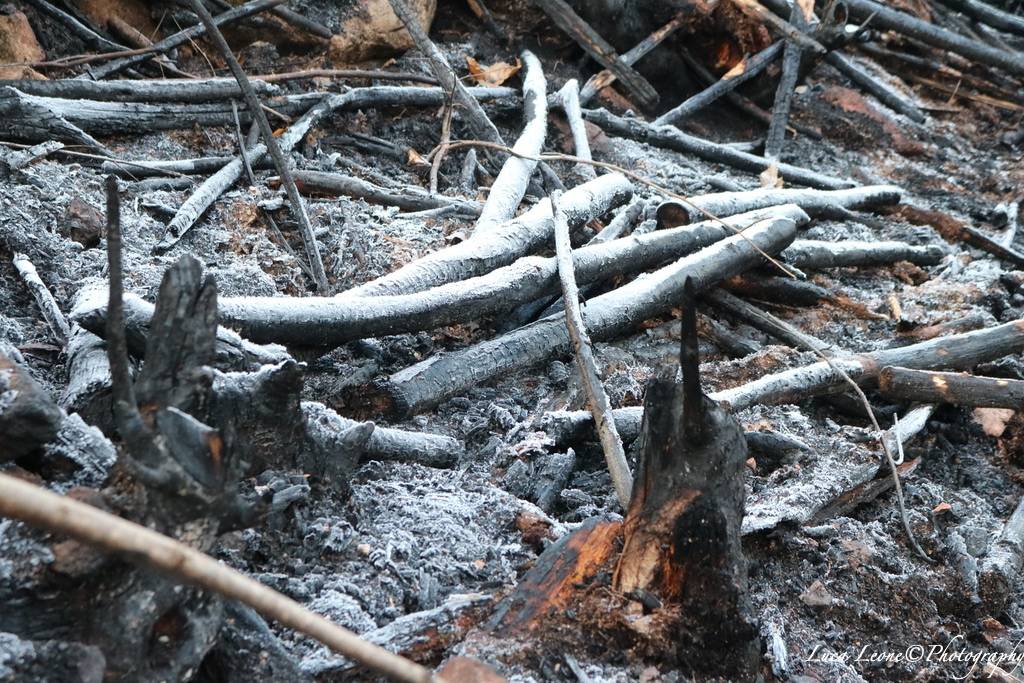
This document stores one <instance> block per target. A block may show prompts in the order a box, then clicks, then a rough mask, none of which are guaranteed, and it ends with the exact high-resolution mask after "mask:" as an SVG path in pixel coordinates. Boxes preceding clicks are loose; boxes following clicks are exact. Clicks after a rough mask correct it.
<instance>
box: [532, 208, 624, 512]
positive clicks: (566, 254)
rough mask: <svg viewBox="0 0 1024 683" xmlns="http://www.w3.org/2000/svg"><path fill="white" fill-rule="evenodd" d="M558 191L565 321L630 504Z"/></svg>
mask: <svg viewBox="0 0 1024 683" xmlns="http://www.w3.org/2000/svg"><path fill="white" fill-rule="evenodd" d="M559 195H560V193H559V192H557V191H556V192H553V193H552V194H551V212H552V214H553V215H554V219H555V253H556V256H555V258H556V260H557V261H558V279H559V280H561V282H562V301H563V302H564V303H565V325H566V329H567V331H568V333H569V338H570V339H571V340H572V347H573V351H574V353H575V356H576V367H577V369H578V370H579V373H580V380H581V381H582V383H583V390H584V392H586V394H587V402H588V403H589V404H590V410H591V412H592V414H593V415H594V422H595V424H596V425H597V434H598V437H599V438H600V440H601V447H602V448H603V449H604V459H605V462H606V463H607V465H608V473H609V474H610V475H611V478H612V486H613V487H614V488H615V494H616V496H618V499H619V504H620V505H621V506H622V508H623V509H626V506H628V505H629V495H630V492H631V491H632V490H633V476H632V474H630V471H629V465H628V464H627V463H626V452H625V450H624V449H623V448H622V439H620V438H619V433H618V432H617V431H615V420H613V419H612V404H611V402H610V401H609V400H608V394H606V393H605V391H604V386H602V384H601V376H600V375H599V374H598V372H597V364H596V363H595V362H594V352H593V349H591V347H590V337H589V336H588V335H587V327H586V323H584V321H583V314H582V313H580V303H579V290H578V289H577V287H576V276H575V273H574V267H573V252H572V245H571V244H570V243H569V223H568V221H566V219H565V214H563V213H562V210H561V209H560V208H559V199H560V196H559Z"/></svg>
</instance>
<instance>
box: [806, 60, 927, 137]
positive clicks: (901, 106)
mask: <svg viewBox="0 0 1024 683" xmlns="http://www.w3.org/2000/svg"><path fill="white" fill-rule="evenodd" d="M825 61H826V62H828V63H829V64H831V65H832V66H834V67H835V69H836V71H838V72H839V73H841V74H843V75H844V76H846V77H847V78H849V79H850V80H851V81H853V82H854V83H855V84H856V85H857V86H859V87H860V88H861V89H862V90H864V91H866V92H868V93H870V94H871V95H874V96H875V98H877V99H878V101H879V102H881V103H882V104H884V105H885V106H887V107H889V108H890V109H892V110H893V111H895V112H897V113H899V114H903V115H904V116H906V117H907V118H908V119H910V120H911V121H915V122H917V123H924V122H925V120H926V119H927V117H926V116H925V113H924V112H923V111H921V110H920V109H919V108H918V106H917V105H916V104H914V103H913V102H911V101H910V100H909V99H907V98H906V97H905V96H903V95H901V94H900V93H899V92H898V91H896V90H895V89H894V88H892V87H891V86H889V85H888V84H887V83H885V82H884V81H881V80H879V79H877V78H875V77H874V76H872V75H871V74H870V73H868V71H867V70H866V69H864V68H863V67H861V66H860V65H859V64H857V62H855V61H854V60H853V59H851V58H849V57H847V56H846V55H843V54H840V53H839V52H829V53H828V55H826V56H825Z"/></svg>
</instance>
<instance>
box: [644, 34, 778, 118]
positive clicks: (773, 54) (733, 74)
mask: <svg viewBox="0 0 1024 683" xmlns="http://www.w3.org/2000/svg"><path fill="white" fill-rule="evenodd" d="M783 45H784V43H783V42H781V41H780V42H777V43H773V44H772V45H769V46H768V47H766V48H765V49H763V50H761V51H760V52H758V53H757V54H756V55H754V56H753V57H750V58H746V57H744V58H743V59H741V60H740V61H739V62H738V63H737V64H736V66H734V67H732V68H731V69H729V70H728V71H726V72H725V73H724V74H723V75H722V77H721V78H720V79H718V80H717V81H715V83H714V84H713V85H711V86H710V87H708V88H705V89H704V90H702V91H700V92H699V93H697V94H696V95H692V96H690V97H688V98H687V99H685V100H683V101H682V102H681V103H680V104H678V105H676V106H675V107H673V108H672V109H670V110H668V111H667V112H665V113H664V114H662V115H661V116H659V117H658V118H656V119H654V122H653V124H652V125H655V126H668V125H672V124H677V123H679V122H680V121H682V120H683V119H687V118H689V117H691V116H693V115H694V114H696V113H697V112H698V111H700V110H701V109H703V108H704V107H707V106H708V105H710V104H711V103H713V102H714V101H715V100H717V99H718V98H720V97H722V96H724V95H725V94H726V93H728V92H732V91H733V90H735V89H736V88H738V87H739V86H740V85H742V84H743V83H746V82H747V81H749V80H750V79H751V78H754V77H755V76H757V75H758V74H759V73H761V72H762V71H764V70H765V69H767V68H768V65H769V64H771V63H772V62H774V61H775V60H776V59H777V58H778V56H779V55H780V54H781V53H782V48H783Z"/></svg>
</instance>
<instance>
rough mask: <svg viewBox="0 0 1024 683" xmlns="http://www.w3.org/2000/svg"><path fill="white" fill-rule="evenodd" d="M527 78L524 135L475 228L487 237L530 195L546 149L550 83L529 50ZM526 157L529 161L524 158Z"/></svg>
mask: <svg viewBox="0 0 1024 683" xmlns="http://www.w3.org/2000/svg"><path fill="white" fill-rule="evenodd" d="M522 59H523V65H524V67H525V75H524V76H523V119H524V120H525V125H524V126H523V132H522V134H521V135H520V136H519V139H518V140H516V144H515V146H514V147H513V148H512V150H513V151H514V152H515V153H514V154H510V155H509V156H508V158H507V159H506V160H505V163H504V164H503V165H502V167H501V171H500V172H499V173H498V177H497V178H495V179H494V183H493V184H492V185H491V190H490V193H489V194H488V195H487V202H486V203H485V204H484V208H483V211H482V212H481V213H480V218H479V219H477V222H476V225H475V226H474V227H473V232H474V234H475V233H477V232H479V233H481V236H484V235H485V234H486V233H487V232H488V231H489V230H491V229H492V228H494V227H495V226H497V225H500V224H501V223H504V222H506V221H509V220H511V219H512V218H513V217H514V216H515V215H516V209H517V208H518V207H519V203H520V202H521V201H522V200H523V196H524V195H525V194H526V188H527V186H528V185H529V184H530V176H532V175H533V172H534V170H535V169H536V168H537V155H538V154H540V153H541V150H542V149H543V148H544V138H545V137H546V136H547V129H548V124H547V121H548V99H547V82H546V81H545V80H544V72H543V70H542V69H541V65H540V60H539V59H537V58H536V57H535V56H534V55H533V53H532V52H530V51H529V50H526V51H524V52H523V55H522ZM524 157H525V158H524Z"/></svg>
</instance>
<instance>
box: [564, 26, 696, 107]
mask: <svg viewBox="0 0 1024 683" xmlns="http://www.w3.org/2000/svg"><path fill="white" fill-rule="evenodd" d="M685 23H686V17H685V15H684V14H683V13H680V14H677V15H676V16H675V17H673V18H672V20H671V21H669V22H668V23H667V24H665V25H664V26H662V27H661V28H659V29H658V30H657V31H655V32H654V33H652V34H651V35H649V36H647V37H646V38H644V39H643V40H642V41H640V42H639V43H637V44H636V45H635V46H634V47H633V48H632V49H631V50H629V51H628V52H625V53H623V54H621V55H619V61H620V62H622V63H623V64H626V65H628V66H633V65H634V64H636V63H637V62H639V61H640V60H641V59H643V58H644V57H646V56H647V55H648V54H650V53H651V51H652V50H654V48H656V47H658V46H659V45H661V44H662V42H664V41H665V39H666V38H668V37H669V36H671V35H672V34H673V33H675V32H676V31H678V30H679V29H680V28H682V26H683V25H684V24H685ZM616 78H618V77H617V76H616V75H615V74H614V73H612V72H611V71H610V70H608V69H604V70H603V71H601V72H599V73H597V74H594V75H593V76H591V77H590V78H588V79H587V82H586V83H584V84H583V87H582V88H580V104H582V105H585V104H587V103H588V102H590V100H592V99H593V98H594V95H596V94H597V93H598V91H599V90H601V89H603V88H607V87H608V86H609V85H611V84H612V83H614V82H615V80H616Z"/></svg>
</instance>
